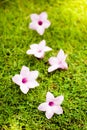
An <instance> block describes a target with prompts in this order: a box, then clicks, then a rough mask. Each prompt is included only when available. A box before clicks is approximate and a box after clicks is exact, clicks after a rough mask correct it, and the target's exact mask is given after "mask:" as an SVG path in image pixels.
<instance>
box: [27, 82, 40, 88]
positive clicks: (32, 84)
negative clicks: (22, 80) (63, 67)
mask: <svg viewBox="0 0 87 130" xmlns="http://www.w3.org/2000/svg"><path fill="white" fill-rule="evenodd" d="M27 86H28V87H29V88H35V87H37V86H39V83H38V82H37V81H35V80H34V81H31V82H28V84H27Z"/></svg>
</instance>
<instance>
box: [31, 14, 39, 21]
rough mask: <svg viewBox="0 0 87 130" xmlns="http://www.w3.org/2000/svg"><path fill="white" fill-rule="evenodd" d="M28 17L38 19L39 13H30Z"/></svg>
mask: <svg viewBox="0 0 87 130" xmlns="http://www.w3.org/2000/svg"><path fill="white" fill-rule="evenodd" d="M30 18H31V20H32V21H38V19H39V15H38V14H31V15H30Z"/></svg>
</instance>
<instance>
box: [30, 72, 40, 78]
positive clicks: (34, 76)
mask: <svg viewBox="0 0 87 130" xmlns="http://www.w3.org/2000/svg"><path fill="white" fill-rule="evenodd" d="M38 74H39V72H38V71H37V70H36V71H30V78H29V79H30V80H35V79H37V77H38Z"/></svg>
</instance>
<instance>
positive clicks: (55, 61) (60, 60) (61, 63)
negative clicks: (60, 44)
mask: <svg viewBox="0 0 87 130" xmlns="http://www.w3.org/2000/svg"><path fill="white" fill-rule="evenodd" d="M66 57H67V55H65V54H64V51H63V50H62V49H60V51H59V53H58V54H57V57H51V58H50V59H49V64H50V65H51V66H50V67H49V68H48V72H52V71H54V70H56V69H68V65H67V63H66V61H65V60H66Z"/></svg>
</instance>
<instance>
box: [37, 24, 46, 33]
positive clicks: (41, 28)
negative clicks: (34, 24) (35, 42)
mask: <svg viewBox="0 0 87 130" xmlns="http://www.w3.org/2000/svg"><path fill="white" fill-rule="evenodd" d="M36 30H37V32H38V33H39V34H40V35H43V34H44V31H45V29H44V28H43V27H42V26H39V27H38V28H37V29H36Z"/></svg>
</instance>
